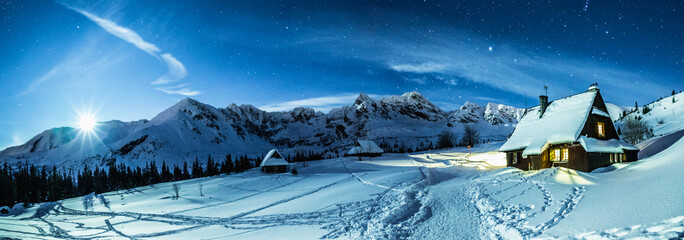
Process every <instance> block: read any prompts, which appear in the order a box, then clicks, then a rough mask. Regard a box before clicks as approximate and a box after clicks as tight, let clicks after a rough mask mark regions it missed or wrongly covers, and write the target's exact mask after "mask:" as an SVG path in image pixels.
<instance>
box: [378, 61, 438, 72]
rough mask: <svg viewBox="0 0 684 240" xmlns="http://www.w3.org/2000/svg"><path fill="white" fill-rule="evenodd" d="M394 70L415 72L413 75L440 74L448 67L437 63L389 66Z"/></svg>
mask: <svg viewBox="0 0 684 240" xmlns="http://www.w3.org/2000/svg"><path fill="white" fill-rule="evenodd" d="M389 67H390V68H391V69H392V70H394V71H397V72H413V73H429V72H438V71H442V70H444V69H446V66H445V65H444V64H440V63H435V62H426V63H421V64H399V65H390V66H389Z"/></svg>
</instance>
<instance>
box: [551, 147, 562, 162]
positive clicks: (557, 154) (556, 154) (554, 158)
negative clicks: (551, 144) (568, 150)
mask: <svg viewBox="0 0 684 240" xmlns="http://www.w3.org/2000/svg"><path fill="white" fill-rule="evenodd" d="M561 154H563V153H562V151H561V149H560V148H554V149H551V151H550V152H549V160H550V161H551V162H559V161H561V158H562V156H561Z"/></svg>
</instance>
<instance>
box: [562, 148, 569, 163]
mask: <svg viewBox="0 0 684 240" xmlns="http://www.w3.org/2000/svg"><path fill="white" fill-rule="evenodd" d="M568 157H569V156H568V149H567V148H563V160H564V161H567V160H568Z"/></svg>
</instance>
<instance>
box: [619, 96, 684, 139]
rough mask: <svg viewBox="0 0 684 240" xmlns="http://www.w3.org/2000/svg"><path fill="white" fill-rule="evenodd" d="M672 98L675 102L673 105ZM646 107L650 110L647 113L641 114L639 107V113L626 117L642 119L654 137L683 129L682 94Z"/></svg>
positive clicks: (620, 123)
mask: <svg viewBox="0 0 684 240" xmlns="http://www.w3.org/2000/svg"><path fill="white" fill-rule="evenodd" d="M673 97H674V98H675V100H676V101H675V102H674V103H673V102H672V98H673ZM647 106H648V108H650V109H651V111H649V112H648V113H646V114H643V107H639V111H635V112H632V113H629V114H628V115H627V116H628V117H642V118H643V120H645V121H646V122H647V123H648V125H649V126H650V128H652V129H653V133H654V134H655V135H666V134H669V133H673V132H676V131H678V130H682V129H684V93H678V94H675V95H674V96H668V97H665V98H663V99H660V100H658V101H655V102H652V103H649V104H648V105H647ZM623 119H624V118H623ZM622 122H623V120H619V121H617V122H616V126H615V127H618V126H621V125H622Z"/></svg>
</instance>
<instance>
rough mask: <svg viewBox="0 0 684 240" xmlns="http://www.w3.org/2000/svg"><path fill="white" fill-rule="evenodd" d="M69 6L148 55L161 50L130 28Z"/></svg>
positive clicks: (154, 54)
mask: <svg viewBox="0 0 684 240" xmlns="http://www.w3.org/2000/svg"><path fill="white" fill-rule="evenodd" d="M70 8H71V9H73V10H74V11H76V12H78V13H80V14H83V16H85V17H87V18H88V19H90V20H91V21H93V22H94V23H96V24H97V25H99V26H100V27H102V29H104V30H105V31H107V32H109V33H111V34H112V35H114V36H116V37H118V38H121V39H123V40H124V41H126V42H129V43H131V44H133V45H135V46H136V47H138V48H140V49H141V50H143V51H145V52H147V53H149V54H150V55H153V56H156V53H158V52H160V51H161V50H160V49H159V48H158V47H157V46H155V45H154V44H152V43H149V42H146V41H145V40H143V39H142V37H140V35H138V34H137V33H136V32H134V31H133V30H131V29H128V28H125V27H121V26H119V25H117V24H116V23H114V22H112V21H109V20H107V19H103V18H100V17H98V16H95V15H93V14H91V13H89V12H86V11H83V10H81V9H78V8H73V7H70Z"/></svg>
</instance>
